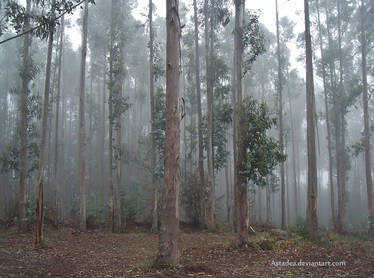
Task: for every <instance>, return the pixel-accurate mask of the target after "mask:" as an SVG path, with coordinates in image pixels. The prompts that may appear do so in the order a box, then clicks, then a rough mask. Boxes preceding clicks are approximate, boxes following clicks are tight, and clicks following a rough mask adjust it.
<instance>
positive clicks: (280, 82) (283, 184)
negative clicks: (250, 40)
mask: <svg viewBox="0 0 374 278" xmlns="http://www.w3.org/2000/svg"><path fill="white" fill-rule="evenodd" d="M275 5H276V24H277V57H278V84H277V85H278V86H277V89H278V98H279V104H278V105H279V107H278V109H279V111H278V113H279V115H278V116H279V144H280V148H281V153H282V154H283V152H284V147H283V100H282V64H281V52H280V42H279V19H278V0H276V1H275ZM280 174H281V180H280V182H281V204H282V229H285V228H286V186H285V181H284V162H283V161H282V162H281V165H280Z"/></svg>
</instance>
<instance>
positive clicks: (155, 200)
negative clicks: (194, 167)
mask: <svg viewBox="0 0 374 278" xmlns="http://www.w3.org/2000/svg"><path fill="white" fill-rule="evenodd" d="M152 10H153V3H152V0H149V95H150V101H151V103H150V105H151V141H152V142H151V148H152V149H151V152H152V153H151V171H152V187H153V193H152V231H153V232H157V230H158V210H157V206H158V183H157V180H156V174H155V170H156V141H155V131H156V127H155V122H154V121H155V100H154V75H153V71H154V69H153V68H154V67H153V60H154V55H153V40H154V37H153V22H152V13H153V12H152Z"/></svg>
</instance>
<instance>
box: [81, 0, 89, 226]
mask: <svg viewBox="0 0 374 278" xmlns="http://www.w3.org/2000/svg"><path fill="white" fill-rule="evenodd" d="M87 19H88V0H85V2H84V13H83V27H82V28H83V29H82V53H81V68H80V81H79V92H80V94H79V228H80V230H81V231H85V230H86V229H87V222H86V186H85V174H86V127H85V98H86V94H85V90H86V87H85V81H86V56H87Z"/></svg>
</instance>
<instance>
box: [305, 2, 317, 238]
mask: <svg viewBox="0 0 374 278" xmlns="http://www.w3.org/2000/svg"><path fill="white" fill-rule="evenodd" d="M304 12H305V51H306V101H307V103H306V107H307V138H308V139H307V145H308V200H307V219H308V225H309V229H310V231H309V232H310V236H311V238H312V239H313V240H316V239H317V236H318V219H317V151H316V140H317V120H316V107H315V98H314V83H313V82H314V81H313V57H312V39H311V35H310V22H309V0H304Z"/></svg>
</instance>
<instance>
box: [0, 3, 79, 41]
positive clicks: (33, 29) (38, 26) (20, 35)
mask: <svg viewBox="0 0 374 278" xmlns="http://www.w3.org/2000/svg"><path fill="white" fill-rule="evenodd" d="M84 1H85V0H81V1H80V2H78V3H77V4H75V5H74V6H72V7H71V9H69V10H66V11H64V12H63V13H62V14H60V15H59V16H57V17H56V18H55V21H57V20H58V19H60V18H61V17H62V16H63V15H65V14H66V13H68V12H70V11H72V10H74V9H75V8H76V7H78V6H80V5H81V4H83V3H84ZM43 25H44V24H39V25H37V26H35V27H33V28H31V29H29V30H26V31H24V32H22V33H19V34H17V35H15V36H13V37H10V38H7V39H5V40H2V41H0V45H1V44H3V43H6V42H8V41H11V40H13V39H16V38H19V37H22V36H24V35H26V34H28V33H31V32H34V31H35V30H37V29H39V28H40V27H42V26H43Z"/></svg>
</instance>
